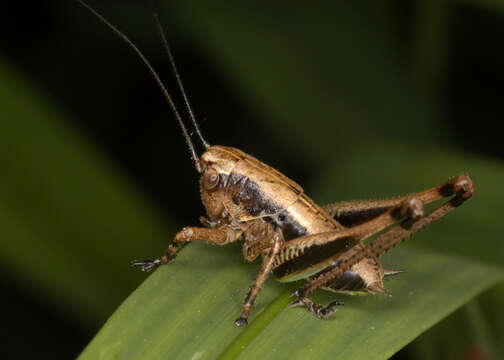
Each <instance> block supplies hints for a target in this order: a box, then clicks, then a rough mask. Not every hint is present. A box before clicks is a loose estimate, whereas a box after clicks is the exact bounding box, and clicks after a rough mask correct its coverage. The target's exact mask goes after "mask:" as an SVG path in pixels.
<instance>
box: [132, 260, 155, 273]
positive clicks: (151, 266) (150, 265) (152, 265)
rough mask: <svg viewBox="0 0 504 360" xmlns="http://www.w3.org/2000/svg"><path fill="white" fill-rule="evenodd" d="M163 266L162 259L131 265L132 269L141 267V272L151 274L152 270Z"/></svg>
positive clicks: (134, 262)
mask: <svg viewBox="0 0 504 360" xmlns="http://www.w3.org/2000/svg"><path fill="white" fill-rule="evenodd" d="M161 264H162V261H161V259H156V260H144V261H132V262H131V263H130V267H135V266H140V267H141V268H140V270H142V271H145V272H149V271H151V270H152V269H154V268H156V267H158V266H159V265H161Z"/></svg>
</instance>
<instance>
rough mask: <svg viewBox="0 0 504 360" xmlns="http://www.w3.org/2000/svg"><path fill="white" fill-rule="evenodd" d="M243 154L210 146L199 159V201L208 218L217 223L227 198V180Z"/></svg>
mask: <svg viewBox="0 0 504 360" xmlns="http://www.w3.org/2000/svg"><path fill="white" fill-rule="evenodd" d="M243 155H244V153H243V152H242V151H240V150H238V149H235V148H232V147H227V146H219V145H214V146H210V147H209V148H208V149H207V150H206V151H205V152H204V153H203V154H202V155H201V157H200V165H201V178H200V191H201V200H202V202H203V205H204V206H205V208H206V211H207V214H208V217H209V218H210V220H212V221H217V220H219V219H221V218H222V217H223V212H224V210H225V207H224V202H225V200H226V198H227V196H228V194H227V186H226V185H227V183H228V178H229V175H230V174H231V172H232V171H233V168H235V166H236V164H237V163H238V162H239V161H240V160H241V159H242V158H243Z"/></svg>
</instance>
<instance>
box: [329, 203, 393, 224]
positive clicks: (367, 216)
mask: <svg viewBox="0 0 504 360" xmlns="http://www.w3.org/2000/svg"><path fill="white" fill-rule="evenodd" d="M388 209H389V207H382V208H370V209H365V210H350V211H339V212H338V213H337V214H336V215H334V220H336V221H338V222H339V223H340V224H341V225H343V226H344V227H353V226H356V225H360V224H363V223H365V222H368V221H369V220H372V219H374V218H376V217H378V216H380V215H381V214H383V213H384V212H385V211H387V210H388Z"/></svg>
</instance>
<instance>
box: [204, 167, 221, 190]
mask: <svg viewBox="0 0 504 360" xmlns="http://www.w3.org/2000/svg"><path fill="white" fill-rule="evenodd" d="M219 180H220V177H219V174H217V173H216V172H215V171H213V170H208V171H207V172H205V175H203V186H204V187H205V189H207V190H213V189H215V187H216V186H217V184H218V183H219Z"/></svg>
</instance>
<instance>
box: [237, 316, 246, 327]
mask: <svg viewBox="0 0 504 360" xmlns="http://www.w3.org/2000/svg"><path fill="white" fill-rule="evenodd" d="M235 325H236V326H241V327H245V326H247V325H248V321H247V319H246V318H244V317H239V318H238V319H236V320H235Z"/></svg>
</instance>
